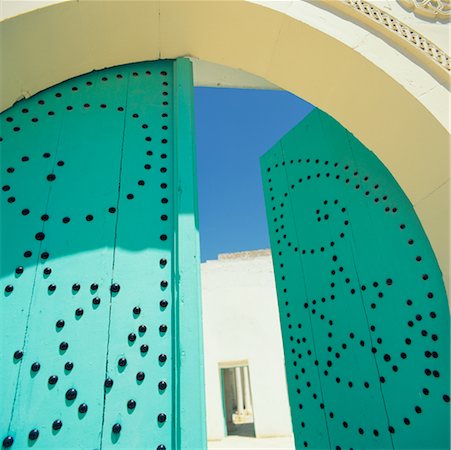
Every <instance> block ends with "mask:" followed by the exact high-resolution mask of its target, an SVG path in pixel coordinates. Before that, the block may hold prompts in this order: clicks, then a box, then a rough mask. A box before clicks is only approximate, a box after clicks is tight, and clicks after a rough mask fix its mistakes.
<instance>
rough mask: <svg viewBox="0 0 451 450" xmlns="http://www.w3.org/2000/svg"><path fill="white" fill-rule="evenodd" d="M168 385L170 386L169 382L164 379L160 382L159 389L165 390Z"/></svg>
mask: <svg viewBox="0 0 451 450" xmlns="http://www.w3.org/2000/svg"><path fill="white" fill-rule="evenodd" d="M167 387H168V384H167V383H166V381H164V380H162V381H160V382H159V383H158V389H160V391H164V390H165V389H166V388H167Z"/></svg>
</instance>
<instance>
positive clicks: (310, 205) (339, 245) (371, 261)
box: [261, 110, 449, 449]
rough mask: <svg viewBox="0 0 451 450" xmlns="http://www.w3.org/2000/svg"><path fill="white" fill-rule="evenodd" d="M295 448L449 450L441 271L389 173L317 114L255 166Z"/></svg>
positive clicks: (445, 313)
mask: <svg viewBox="0 0 451 450" xmlns="http://www.w3.org/2000/svg"><path fill="white" fill-rule="evenodd" d="M261 168H262V175H263V184H264V191H265V201H266V207H267V217H268V224H269V230H270V238H271V248H272V254H273V262H274V271H275V278H276V285H277V295H278V302H279V312H280V320H281V328H282V335H283V343H284V352H285V363H286V373H287V380H288V390H289V397H290V407H291V413H292V422H293V430H294V434H295V439H296V447H297V448H303V447H308V448H333V449H335V448H337V449H338V448H383V449H385V448H404V449H411V448H430V449H441V448H449V312H448V304H447V299H446V294H445V290H444V286H443V280H442V274H441V272H440V269H439V267H438V264H437V261H436V259H435V256H434V254H433V251H432V249H431V246H430V244H429V242H428V240H427V237H426V235H425V233H424V231H423V229H422V227H421V224H420V222H419V220H418V218H417V216H416V214H415V211H414V209H413V207H412V205H411V204H410V202H409V200H408V199H407V197H406V196H405V194H404V193H403V192H402V190H401V189H400V188H399V186H398V185H397V183H396V181H395V180H394V179H393V177H392V176H391V174H390V173H389V171H388V170H387V169H386V168H385V167H384V166H383V164H382V163H381V162H380V161H379V160H378V159H377V157H376V156H375V155H374V154H373V153H372V152H370V151H369V150H368V149H366V148H365V147H364V146H363V145H362V144H361V143H360V142H359V141H358V140H357V139H355V138H354V137H353V136H352V135H351V134H350V133H349V132H347V131H346V130H345V129H344V128H343V127H342V126H341V125H339V124H338V123H337V122H336V121H335V120H333V119H332V118H331V117H329V116H327V115H326V114H325V113H323V112H321V111H319V110H315V111H313V112H312V113H311V114H310V115H309V116H308V117H307V118H306V119H304V120H303V121H302V122H301V123H300V124H299V125H298V126H297V127H295V128H294V129H293V130H291V131H290V132H289V133H288V134H287V135H286V136H285V137H284V138H282V140H281V141H280V142H279V143H278V144H277V145H276V146H274V147H273V148H272V149H271V150H270V151H269V152H268V153H266V154H265V155H264V156H263V157H262V159H261Z"/></svg>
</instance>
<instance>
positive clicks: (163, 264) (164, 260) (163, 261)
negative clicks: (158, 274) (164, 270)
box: [160, 258, 168, 266]
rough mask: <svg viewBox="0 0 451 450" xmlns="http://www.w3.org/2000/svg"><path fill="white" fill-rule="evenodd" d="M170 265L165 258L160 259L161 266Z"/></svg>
mask: <svg viewBox="0 0 451 450" xmlns="http://www.w3.org/2000/svg"><path fill="white" fill-rule="evenodd" d="M167 263H168V261H167V260H166V259H165V258H161V259H160V265H161V266H165V265H166V264H167Z"/></svg>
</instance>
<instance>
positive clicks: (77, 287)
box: [72, 283, 80, 292]
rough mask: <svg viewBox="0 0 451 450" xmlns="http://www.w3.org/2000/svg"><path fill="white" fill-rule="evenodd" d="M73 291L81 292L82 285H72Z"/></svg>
mask: <svg viewBox="0 0 451 450" xmlns="http://www.w3.org/2000/svg"><path fill="white" fill-rule="evenodd" d="M72 290H73V291H75V292H78V291H79V290H80V285H79V284H78V283H74V284H73V285H72Z"/></svg>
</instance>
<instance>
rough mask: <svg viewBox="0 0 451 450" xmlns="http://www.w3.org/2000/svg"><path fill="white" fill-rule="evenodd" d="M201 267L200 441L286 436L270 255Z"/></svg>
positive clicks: (240, 256)
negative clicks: (203, 418)
mask: <svg viewBox="0 0 451 450" xmlns="http://www.w3.org/2000/svg"><path fill="white" fill-rule="evenodd" d="M201 267H202V269H201V270H202V296H203V300H202V302H203V326H204V347H205V348H204V353H205V388H206V401H207V433H208V439H209V440H218V439H223V438H224V437H225V436H227V435H242V436H256V437H270V436H271V437H272V436H289V435H291V434H292V427H291V419H290V409H289V404H288V395H287V386H286V378H285V368H284V357H283V349H282V337H281V332H280V325H279V316H278V308H277V296H276V288H275V284H274V276H273V267H272V259H271V253H270V251H269V250H257V251H250V252H240V253H230V254H221V255H219V257H218V259H217V260H213V261H207V262H206V263H204V264H202V266H201Z"/></svg>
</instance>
